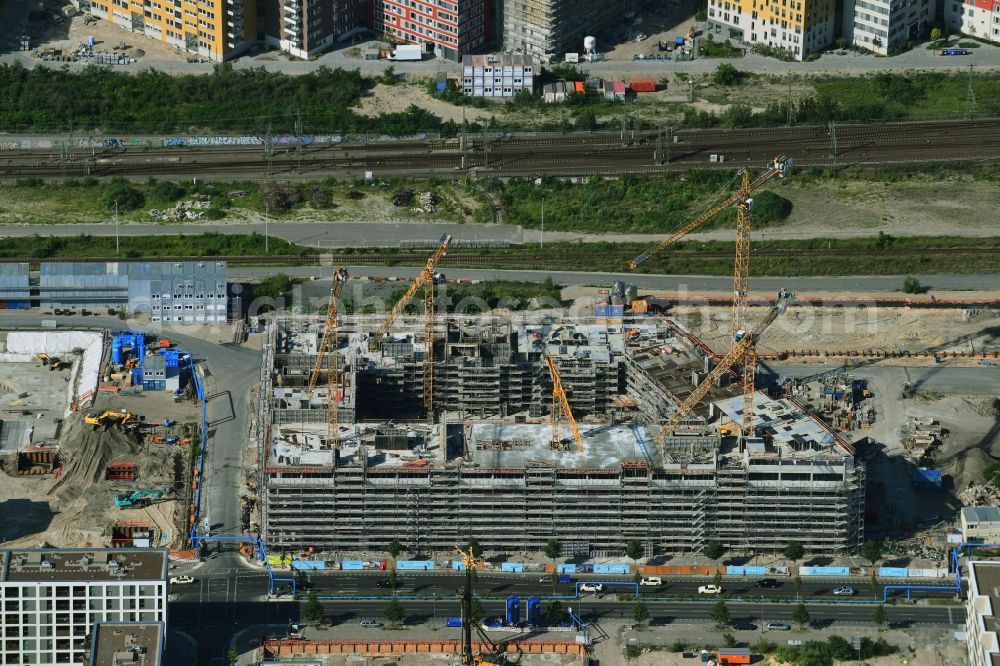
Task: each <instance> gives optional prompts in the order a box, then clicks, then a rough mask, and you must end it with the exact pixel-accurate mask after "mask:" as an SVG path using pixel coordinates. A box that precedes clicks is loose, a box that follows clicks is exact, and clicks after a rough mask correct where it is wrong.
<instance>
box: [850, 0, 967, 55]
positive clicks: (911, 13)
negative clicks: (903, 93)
mask: <svg viewBox="0 0 1000 666" xmlns="http://www.w3.org/2000/svg"><path fill="white" fill-rule="evenodd" d="M949 1H950V0H949ZM934 3H935V0H847V1H846V2H845V3H844V36H845V38H846V41H847V42H849V43H851V44H854V45H856V46H861V47H863V48H866V49H868V50H869V51H872V52H874V53H878V54H880V55H887V54H888V53H890V52H892V51H893V50H895V49H897V48H898V47H901V46H903V45H905V44H906V42H908V41H914V42H915V41H917V40H919V39H921V38H922V37H924V36H925V35H927V34H928V33H929V32H930V28H931V24H932V23H933V22H934V10H935V4H934Z"/></svg>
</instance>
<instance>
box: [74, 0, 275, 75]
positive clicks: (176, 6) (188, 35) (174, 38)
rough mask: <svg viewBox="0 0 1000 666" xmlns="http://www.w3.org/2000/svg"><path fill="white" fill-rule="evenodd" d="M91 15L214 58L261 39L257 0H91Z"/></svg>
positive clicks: (230, 55) (237, 51)
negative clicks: (258, 35) (257, 21)
mask: <svg viewBox="0 0 1000 666" xmlns="http://www.w3.org/2000/svg"><path fill="white" fill-rule="evenodd" d="M90 4H91V13H93V14H94V15H95V16H97V17H99V18H103V19H106V20H109V21H112V22H113V23H115V24H116V25H120V26H122V27H123V28H126V29H127V30H131V31H132V32H135V33H139V34H143V35H146V36H147V37H152V38H153V39H157V40H159V41H162V42H166V43H167V44H170V45H171V46H174V47H176V48H177V49H179V50H180V51H183V52H186V53H190V54H191V55H197V56H199V57H201V58H205V59H208V60H211V61H214V62H222V61H223V60H228V59H230V58H234V57H236V56H239V55H241V54H242V53H244V52H246V51H247V49H249V48H250V47H251V46H253V45H254V43H255V42H256V32H257V27H256V2H255V1H254V0H207V1H202V0H91V3H90Z"/></svg>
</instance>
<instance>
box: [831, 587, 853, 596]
mask: <svg viewBox="0 0 1000 666" xmlns="http://www.w3.org/2000/svg"><path fill="white" fill-rule="evenodd" d="M833 594H834V595H835V596H838V597H853V596H854V588H853V587H838V588H837V589H836V590H834V591H833Z"/></svg>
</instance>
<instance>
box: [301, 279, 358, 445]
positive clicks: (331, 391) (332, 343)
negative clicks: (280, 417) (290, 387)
mask: <svg viewBox="0 0 1000 666" xmlns="http://www.w3.org/2000/svg"><path fill="white" fill-rule="evenodd" d="M347 277H348V275H347V269H346V268H344V267H343V266H340V267H338V268H337V270H335V271H334V272H333V286H332V287H331V288H330V304H329V305H328V306H327V309H326V325H325V326H324V327H323V337H322V338H320V341H319V348H318V349H317V350H316V363H315V364H313V369H312V372H311V373H310V374H309V388H308V389H307V390H306V397H307V398H308V399H310V400H311V399H312V397H313V392H314V391H315V390H316V383H317V382H318V381H319V375H320V372H321V371H322V368H323V359H324V358H325V359H326V360H327V362H326V441H327V446H330V447H332V448H337V446H338V445H339V444H340V418H339V414H338V413H337V386H338V384H339V379H338V377H337V375H338V374H339V372H340V358H339V356H338V354H337V338H338V332H337V304H338V303H339V302H340V294H341V293H342V292H343V291H344V285H345V284H346V283H347Z"/></svg>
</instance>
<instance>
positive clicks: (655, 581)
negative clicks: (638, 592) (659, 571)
mask: <svg viewBox="0 0 1000 666" xmlns="http://www.w3.org/2000/svg"><path fill="white" fill-rule="evenodd" d="M639 585H663V579H662V578H660V577H659V576H643V577H642V579H640V580H639Z"/></svg>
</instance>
